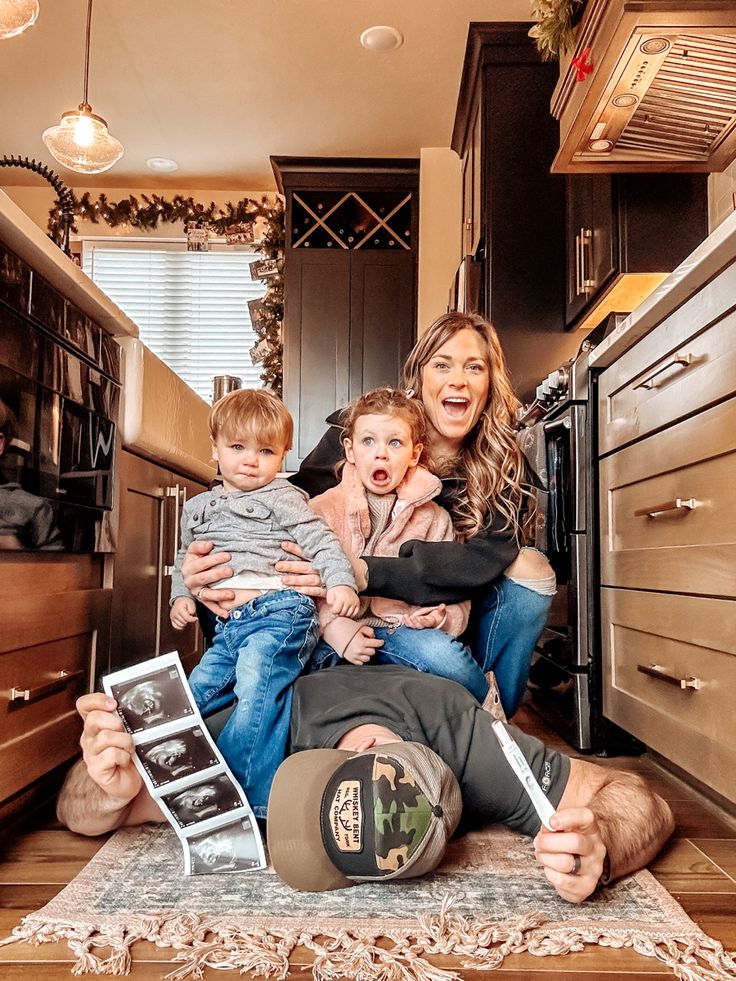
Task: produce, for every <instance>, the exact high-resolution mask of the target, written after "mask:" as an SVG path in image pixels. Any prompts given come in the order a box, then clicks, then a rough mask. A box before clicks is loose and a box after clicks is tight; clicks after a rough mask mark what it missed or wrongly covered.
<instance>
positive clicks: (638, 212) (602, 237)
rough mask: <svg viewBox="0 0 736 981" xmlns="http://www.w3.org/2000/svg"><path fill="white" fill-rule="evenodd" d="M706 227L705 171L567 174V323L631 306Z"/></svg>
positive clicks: (584, 322) (592, 322)
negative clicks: (686, 172) (703, 172)
mask: <svg viewBox="0 0 736 981" xmlns="http://www.w3.org/2000/svg"><path fill="white" fill-rule="evenodd" d="M707 234H708V198H707V178H706V177H705V175H703V174H616V175H611V174H575V175H570V176H568V177H567V294H566V304H565V314H566V318H565V319H566V322H567V324H568V326H571V327H582V326H586V327H595V326H596V325H597V324H598V323H600V322H601V320H603V319H604V317H606V316H607V315H608V313H609V312H611V311H614V310H619V311H628V310H631V309H633V307H634V306H635V305H636V304H637V303H638V302H640V301H641V300H642V299H644V297H645V296H647V295H648V293H649V292H650V291H651V289H652V288H654V286H656V285H657V284H658V283H659V282H660V281H661V280H662V279H664V278H665V276H666V275H667V274H668V273H670V272H672V270H673V269H674V268H675V267H676V266H677V265H679V263H680V262H682V260H683V259H685V258H686V257H687V256H688V255H689V254H690V253H691V252H692V251H693V249H694V248H695V247H696V246H697V245H699V244H700V242H702V240H703V239H704V238H705V237H706V235H707Z"/></svg>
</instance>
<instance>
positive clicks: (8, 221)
mask: <svg viewBox="0 0 736 981" xmlns="http://www.w3.org/2000/svg"><path fill="white" fill-rule="evenodd" d="M0 239H2V241H3V242H5V244H6V245H7V246H8V248H9V249H12V251H13V252H15V253H16V255H17V256H18V257H19V258H21V259H23V261H24V262H27V263H28V265H29V266H31V267H32V268H33V269H36V270H38V272H39V273H40V274H41V275H42V276H44V277H45V278H46V279H47V280H48V281H49V283H51V285H52V286H53V287H54V288H55V289H57V290H58V291H59V292H60V293H61V294H62V295H63V296H64V297H65V298H66V299H67V300H69V301H70V302H71V303H73V304H74V305H75V306H76V307H78V308H79V309H80V310H81V311H82V312H83V313H86V314H87V316H89V317H91V318H92V319H93V320H94V321H96V323H98V324H99V325H100V327H102V328H103V330H105V331H107V333H108V334H113V335H117V336H124V337H125V336H127V337H138V327H137V326H136V325H135V324H134V323H133V321H132V320H131V319H130V318H129V317H127V316H126V315H125V314H124V313H123V311H122V310H121V309H120V307H118V306H116V305H115V304H114V303H113V302H112V300H111V299H110V298H109V296H107V295H106V294H105V293H103V292H102V290H101V289H100V288H99V286H97V285H95V283H93V282H92V280H91V279H90V278H89V276H87V274H86V273H84V272H82V270H81V269H80V268H79V266H78V265H77V264H76V263H75V262H73V261H72V260H71V259H70V258H69V257H68V256H66V255H64V253H63V252H62V251H61V249H60V248H59V247H58V246H57V245H54V243H53V242H52V241H51V239H50V238H49V237H48V236H47V235H45V234H44V233H43V231H42V230H41V229H40V228H39V227H38V225H37V224H36V223H35V222H34V221H32V220H31V219H30V218H29V217H28V215H27V214H26V213H25V211H23V210H22V208H19V207H18V205H17V204H16V203H15V202H14V201H12V200H11V198H10V197H8V195H7V194H6V193H5V191H2V190H0Z"/></svg>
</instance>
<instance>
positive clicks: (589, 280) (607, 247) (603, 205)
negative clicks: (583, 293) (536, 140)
mask: <svg viewBox="0 0 736 981" xmlns="http://www.w3.org/2000/svg"><path fill="white" fill-rule="evenodd" d="M587 176H589V177H590V182H591V183H590V194H591V225H590V231H591V232H592V235H590V236H589V238H588V239H587V242H588V244H587V245H586V246H585V249H584V250H583V279H584V281H585V282H586V288H587V289H588V290H589V293H588V295H589V297H590V298H591V299H593V298H595V296H596V295H597V294H598V293H599V292H600V291H601V290H602V289H603V288H604V287H605V286H606V285H607V284H608V282H609V281H610V280H611V278H612V277H613V276H614V275H615V274H616V272H618V271H619V262H618V235H617V217H616V216H617V208H616V202H615V201H614V187H613V182H612V180H611V177H610V175H608V174H589V175H587Z"/></svg>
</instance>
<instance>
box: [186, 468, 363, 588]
mask: <svg viewBox="0 0 736 981" xmlns="http://www.w3.org/2000/svg"><path fill="white" fill-rule="evenodd" d="M308 500H309V498H308V497H307V495H306V493H305V492H304V491H303V490H300V488H298V487H294V485H293V484H290V483H289V482H288V481H287V480H285V479H284V478H283V477H276V478H275V480H272V481H271V483H270V484H267V485H266V486H265V487H260V488H259V489H258V490H253V491H230V492H228V491H224V490H223V489H222V487H216V488H215V489H214V490H211V491H207V492H206V493H204V494H197V496H196V497H193V498H192V499H191V500H189V501H187V502H186V504H185V505H184V510H183V513H182V518H181V548H180V549H179V553H178V555H177V557H176V565H175V569H174V572H173V575H172V577H171V602H172V603H173V602H174V600H175V599H178V598H179V597H180V596H189V597H191V595H192V594H191V593H190V592H189V590H188V589H187V587H186V586H185V585H184V579H183V578H182V574H181V566H182V562H183V561H184V553H185V552H186V550H187V548H188V547H189V545H190V544H191V543H192V542H193V541H194V540H195V539H202V540H203V541H208V542H212V544H213V545H214V551H215V552H229V553H230V562H229V563H228V566H229V567H230V568H232V570H233V575H238V573H240V572H256V573H264V574H266V575H274V563H276V562H278V561H279V559H284V558H293V556H290V555H287V553H286V552H284V551H283V549H282V548H281V542H283V541H287V540H289V541H294V542H296V543H297V544H298V545H300V546H301V548H302V549H303V550H304V554H305V555H306V556H307V557H308V558H309V560H310V561H311V563H312V565H313V566H314V567H315V569H317V570H318V571H319V573H320V575H321V576H322V582H323V583H324V584H325V586H327V588H328V589H329V588H331V587H332V586H350V587H351V588H352V589H355V590H356V592H357V588H356V585H355V577H354V575H353V569H352V566H351V564H350V562H349V561H348V559H347V558H346V557H345V553H344V552H343V550H342V548H341V546H340V543H339V541H338V540H337V538H336V537H335V535H334V534H333V533H332V532H331V531H330V529H329V528H328V527H327V525H326V524H325V522H324V521H323V520H322V518H320V517H319V516H318V515H316V514H315V513H314V511H313V510H312V509H311V508H310V506H309V504H308V503H307V502H308ZM213 585H215V586H216V585H217V583H214V584H213Z"/></svg>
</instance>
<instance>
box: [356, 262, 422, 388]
mask: <svg viewBox="0 0 736 981" xmlns="http://www.w3.org/2000/svg"><path fill="white" fill-rule="evenodd" d="M350 258H351V271H350V284H351V289H350V293H351V301H350V345H349V347H350V352H349V358H350V391H349V396H350V398H355V397H356V396H357V395H360V394H361V392H366V391H368V390H369V389H371V388H376V387H377V386H379V385H398V384H399V383H400V380H401V371H402V367H403V364H404V361H405V359H406V356H407V355H408V353H409V351H410V350H411V346H412V344H413V343H414V323H415V319H416V317H415V312H414V296H415V289H414V255H413V253H412V252H410V251H408V250H402V251H400V252H399V251H385V252H383V251H370V252H353V253H351V257H350Z"/></svg>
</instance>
